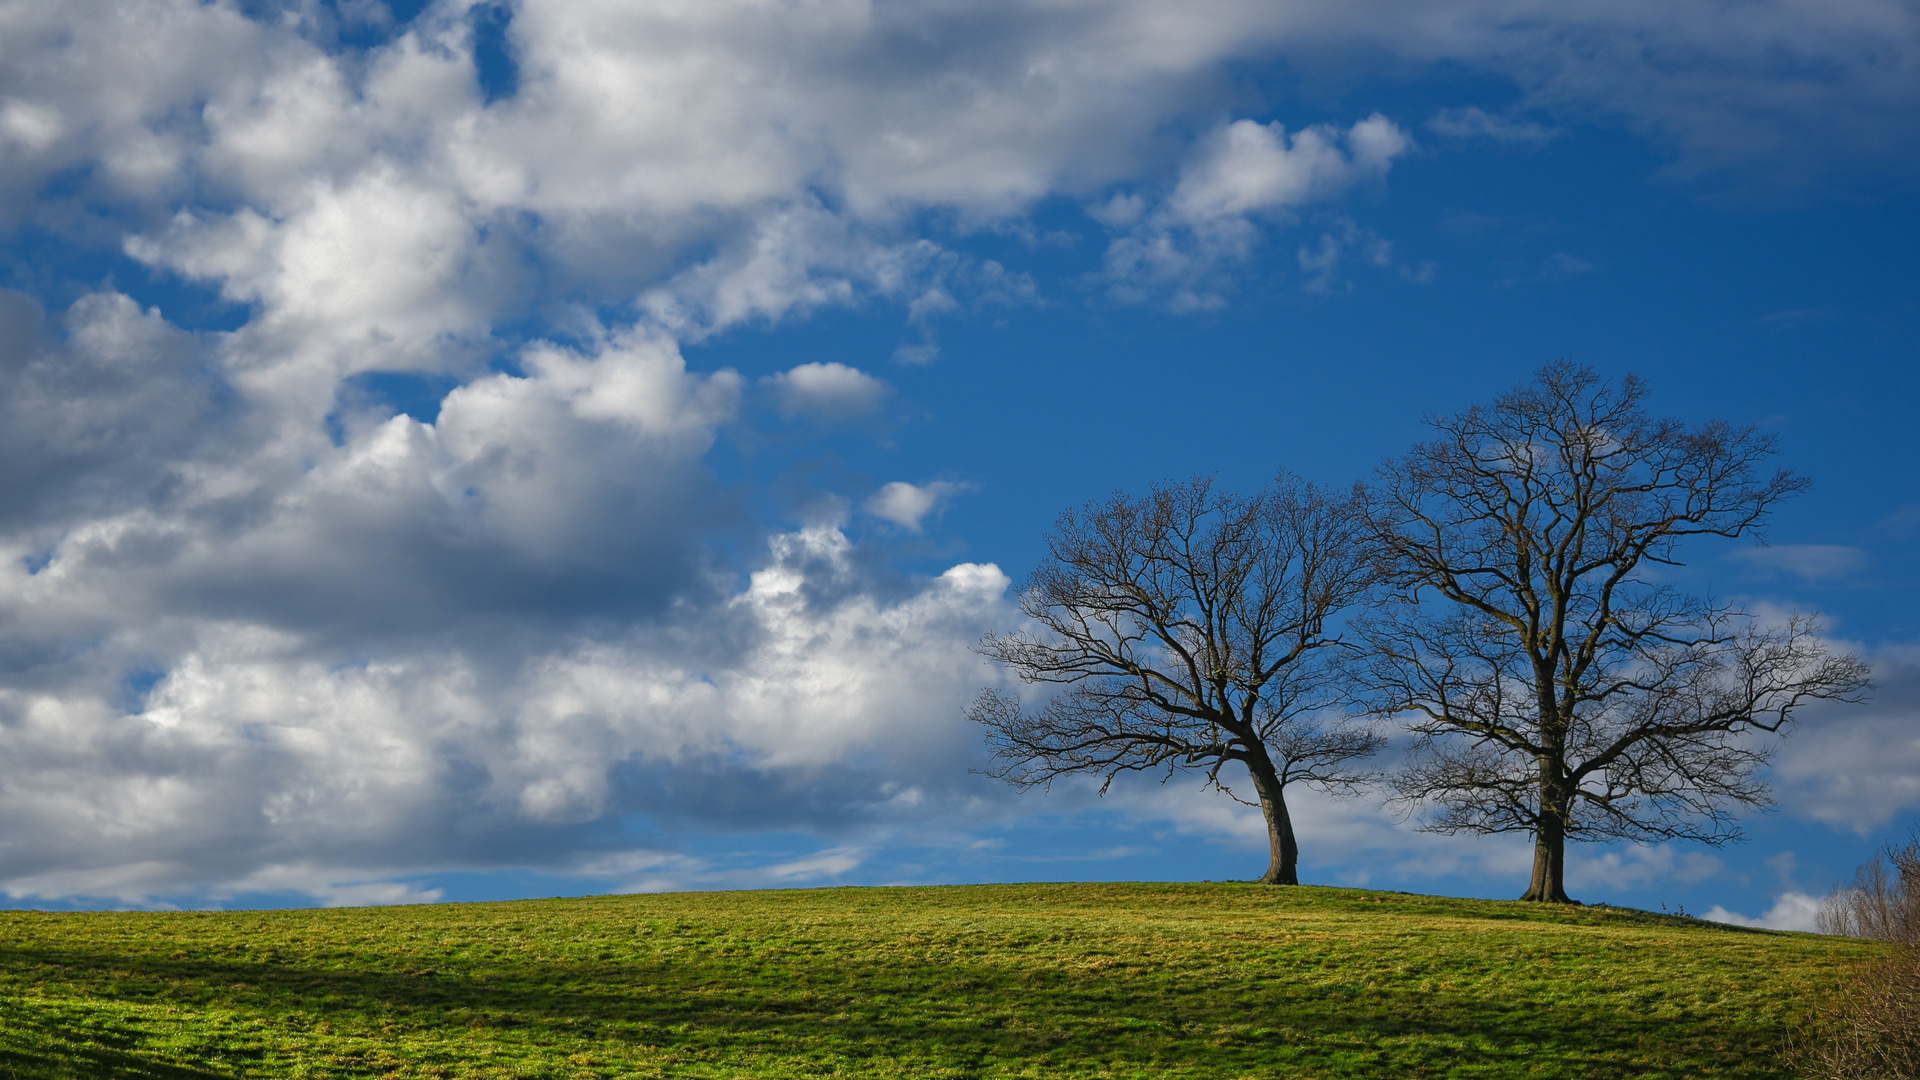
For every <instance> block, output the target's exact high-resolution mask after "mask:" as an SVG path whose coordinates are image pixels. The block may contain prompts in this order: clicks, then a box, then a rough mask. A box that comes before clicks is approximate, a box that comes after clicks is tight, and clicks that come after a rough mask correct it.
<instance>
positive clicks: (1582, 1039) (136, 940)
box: [0, 884, 1874, 1080]
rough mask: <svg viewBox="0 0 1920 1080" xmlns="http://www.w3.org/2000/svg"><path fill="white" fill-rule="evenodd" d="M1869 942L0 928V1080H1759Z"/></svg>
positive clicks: (541, 921)
mask: <svg viewBox="0 0 1920 1080" xmlns="http://www.w3.org/2000/svg"><path fill="white" fill-rule="evenodd" d="M1873 948H1874V947H1873V946H1871V945H1868V944H1867V943H1864V942H1858V941H1852V940H1847V939H1836V938H1821V937H1815V936H1811V935H1805V934H1779V933H1770V932H1765V931H1752V930H1742V929H1738V928H1733V927H1725V926H1719V925H1716V924H1712V923H1703V922H1698V921H1695V920H1691V919H1683V918H1672V917H1667V916H1659V915H1650V914H1647V913H1644V912H1635V911H1627V910H1622V909H1596V908H1579V909H1566V910H1560V909H1551V908H1546V907H1542V906H1540V905H1526V904H1518V903H1505V902H1494V901H1473V900H1448V899H1439V898H1433V897H1422V896H1409V895H1405V894H1396V893H1376V892H1366V891H1359V890H1349V889H1323V888H1294V889H1273V888H1263V887H1260V886H1252V885H1230V884H1229V885H1212V884H1208V885H988V886H963V887H945V888H896V889H823V890H806V891H782V892H738V893H704V894H679V895H660V896H624V897H599V898H591V899H582V900H551V901H523V902H516V903H498V904H457V905H454V904H449V905H440V906H430V907H403V908H365V909H347V910H333V911H312V910H307V911H257V912H223V913H195V912H187V913H86V914H49V913H35V912H6V913H0V1077H18V1078H34V1080H39V1078H48V1077H136V1076H137V1077H160V1078H170V1080H172V1078H177V1080H186V1078H202V1077H214V1076H220V1077H233V1076H247V1077H267V1076H271V1077H567V1078H587V1077H616V1076H617V1077H627V1076H633V1077H721V1076H728V1077H732V1076H750V1077H828V1076H832V1077H915V1078H921V1077H1048V1078H1052V1077H1149V1076H1151V1077H1208V1078H1216V1077H1241V1076H1252V1077H1275V1076H1299V1077H1440V1076H1447V1077H1489V1078H1492V1077H1498V1078H1509V1077H1512V1078H1518V1077H1556V1078H1557V1077H1589V1078H1604V1077H1772V1076H1785V1075H1787V1073H1786V1072H1785V1070H1784V1069H1783V1068H1782V1066H1780V1065H1779V1064H1777V1061H1776V1056H1775V1053H1776V1051H1777V1049H1778V1048H1779V1046H1780V1044H1781V1043H1782V1041H1783V1040H1784V1038H1785V1037H1786V1036H1787V1034H1788V1032H1789V1030H1790V1029H1791V1027H1792V1025H1793V1024H1794V1023H1795V1022H1796V1021H1797V1019H1798V1018H1799V1017H1800V1016H1802V1015H1803V1014H1804V1013H1805V1011H1806V1009H1807V1008H1808V1006H1809V1005H1810V1004H1811V1001H1812V999H1813V998H1814V997H1815V996H1816V995H1818V994H1820V993H1821V992H1822V991H1823V989H1824V988H1826V987H1829V986H1831V985H1833V984H1834V983H1835V982H1836V981H1837V980H1838V979H1839V977H1840V975H1841V974H1842V972H1843V971H1844V970H1845V969H1846V968H1847V967H1848V966H1849V965H1851V964H1853V963H1857V962H1858V961H1861V960H1863V959H1865V958H1867V957H1868V956H1870V955H1871V954H1872V949H1873Z"/></svg>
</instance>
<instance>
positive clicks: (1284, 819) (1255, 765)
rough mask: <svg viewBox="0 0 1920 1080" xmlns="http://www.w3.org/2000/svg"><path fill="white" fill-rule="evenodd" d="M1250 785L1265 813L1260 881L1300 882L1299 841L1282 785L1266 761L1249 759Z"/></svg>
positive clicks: (1294, 883) (1266, 883) (1265, 882)
mask: <svg viewBox="0 0 1920 1080" xmlns="http://www.w3.org/2000/svg"><path fill="white" fill-rule="evenodd" d="M1247 771H1248V772H1250V773H1252V774H1253V789H1254V790H1255V791H1257V792H1259V793H1260V810H1261V812H1262V813H1264V814H1265V815H1266V816H1267V849H1268V851H1269V852H1270V856H1269V858H1268V860H1267V872H1266V873H1265V874H1264V875H1262V876H1261V878H1260V884H1262V885H1298V884H1300V844H1299V842H1298V841H1296V840H1294V838H1293V818H1292V816H1291V815H1289V814H1288V813H1287V800H1286V796H1285V795H1284V794H1283V789H1284V788H1285V785H1284V784H1282V783H1281V782H1280V776H1279V774H1278V773H1276V772H1275V771H1274V768H1273V764H1272V763H1271V762H1268V761H1249V762H1247Z"/></svg>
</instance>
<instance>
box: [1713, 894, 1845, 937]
mask: <svg viewBox="0 0 1920 1080" xmlns="http://www.w3.org/2000/svg"><path fill="white" fill-rule="evenodd" d="M1819 915H1820V898H1819V897H1815V896H1808V895H1807V894H1806V893H1803V892H1794V891H1788V892H1784V893H1781V894H1780V895H1779V896H1777V897H1775V898H1774V901H1773V906H1772V907H1770V908H1768V909H1767V910H1766V913H1765V914H1763V915H1760V916H1758V917H1753V918H1750V917H1748V916H1745V915H1742V914H1740V913H1739V912H1737V911H1728V910H1727V909H1726V908H1724V907H1722V906H1720V905H1719V904H1715V905H1713V907H1711V908H1709V909H1708V910H1707V913H1706V914H1704V915H1702V916H1700V917H1701V918H1703V919H1706V920H1708V921H1710V922H1717V923H1727V924H1729V925H1732V926H1757V927H1763V928H1765V929H1767V930H1802V931H1806V932H1808V933H1811V932H1813V931H1814V930H1816V929H1818V927H1817V926H1816V925H1815V920H1816V919H1818V918H1819Z"/></svg>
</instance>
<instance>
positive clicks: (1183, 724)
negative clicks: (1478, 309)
mask: <svg viewBox="0 0 1920 1080" xmlns="http://www.w3.org/2000/svg"><path fill="white" fill-rule="evenodd" d="M1365 535H1366V523H1365V518H1364V514H1363V513H1362V512H1361V509H1360V504H1359V502H1358V499H1357V497H1356V496H1352V495H1349V496H1336V495H1334V494H1331V493H1329V492H1326V491H1323V490H1321V489H1318V488H1315V487H1313V486H1312V485H1310V484H1306V483H1303V482H1301V481H1300V480H1298V479H1295V478H1293V477H1290V476H1284V475H1283V476H1282V477H1281V478H1280V479H1279V480H1277V481H1276V482H1275V483H1273V484H1271V485H1269V486H1268V487H1267V488H1266V489H1265V490H1263V491H1261V492H1259V493H1258V494H1255V495H1252V496H1244V497H1243V496H1235V495H1231V494H1227V493H1224V492H1222V491H1220V490H1218V489H1217V488H1216V487H1215V486H1214V484H1213V482H1212V481H1211V480H1208V479H1196V480H1191V481H1188V482H1186V483H1177V484H1162V485H1159V486H1156V487H1154V488H1153V489H1152V491H1151V492H1150V493H1149V494H1148V495H1147V496H1145V497H1144V498H1133V497H1130V496H1127V495H1124V494H1115V495H1114V496H1113V497H1112V498H1111V499H1109V500H1108V501H1106V502H1105V503H1088V504H1087V505H1086V506H1085V507H1083V508H1082V509H1080V510H1078V511H1075V510H1069V511H1067V512H1066V513H1064V514H1062V515H1061V516H1060V519H1059V521H1058V523H1057V524H1056V526H1055V531H1054V533H1053V534H1052V535H1051V536H1049V537H1048V558H1047V559H1046V561H1045V562H1044V563H1043V564H1042V565H1041V566H1040V568H1039V569H1037V570H1035V571H1034V573H1033V576H1032V577H1031V578H1030V579H1029V581H1028V582H1027V587H1026V589H1025V591H1024V592H1023V593H1022V595H1021V604H1022V607H1023V608H1024V610H1025V612H1026V614H1027V616H1028V618H1029V619H1031V620H1032V625H1031V627H1030V628H1029V629H1027V630H1023V631H1021V632H1018V633H1013V634H1005V635H1000V634H989V635H988V636H987V637H985V638H983V639H982V640H981V642H980V645H979V647H978V648H979V651H980V652H981V653H982V654H984V655H986V656H988V657H990V658H992V659H994V660H997V661H999V662H1000V663H1002V664H1005V665H1007V666H1008V667H1009V668H1011V669H1012V670H1013V671H1014V673H1016V674H1017V675H1018V676H1019V677H1020V678H1021V679H1023V680H1025V681H1026V682H1028V683H1055V684H1064V689H1062V690H1060V691H1058V692H1056V693H1054V694H1053V695H1052V696H1051V697H1049V698H1048V699H1047V700H1046V701H1045V702H1044V703H1043V704H1041V705H1040V706H1039V707H1038V708H1037V709H1029V708H1026V707H1025V706H1024V705H1023V704H1022V702H1021V700H1020V698H1019V697H1018V696H1016V695H1013V694H1010V693H1006V692H1003V691H999V690H987V691H984V692H982V693H981V694H980V696H979V697H978V698H977V699H976V700H975V701H974V703H973V706H972V707H971V709H970V710H969V711H968V715H969V716H970V717H971V718H972V719H974V720H976V721H978V722H979V723H982V724H984V725H986V727H987V728H988V731H989V735H988V741H989V744H990V745H991V746H992V748H993V750H994V762H995V765H994V768H993V773H994V775H996V776H999V777H1001V778H1003V779H1006V780H1008V781H1010V782H1012V783H1013V784H1015V785H1016V786H1021V787H1030V786H1034V785H1045V784H1049V783H1051V782H1052V781H1053V780H1055V779H1056V778H1058V777H1061V776H1064V775H1066V774H1069V773H1092V774H1096V775H1101V774H1103V775H1104V776H1105V778H1106V783H1105V784H1103V785H1102V786H1101V789H1100V790H1101V792H1102V793H1103V794H1104V793H1105V792H1106V790H1107V786H1108V785H1110V784H1112V782H1113V779H1114V777H1115V776H1117V775H1118V774H1119V773H1121V772H1126V771H1158V770H1165V771H1166V773H1167V775H1171V774H1172V773H1173V772H1174V771H1176V770H1180V769H1194V770H1199V771H1201V772H1203V773H1204V775H1205V778H1206V782H1207V783H1209V784H1211V785H1213V786H1215V787H1217V788H1219V789H1221V790H1222V791H1224V792H1226V793H1227V794H1228V795H1229V796H1232V797H1234V798H1239V796H1237V795H1235V794H1234V791H1233V785H1237V784H1239V783H1240V782H1241V781H1240V779H1239V777H1238V776H1237V775H1235V772H1234V771H1230V772H1229V773H1228V774H1227V775H1226V776H1224V777H1223V775H1222V770H1223V769H1226V768H1227V766H1228V765H1229V763H1236V764H1237V765H1239V766H1244V767H1245V769H1246V771H1247V777H1248V780H1249V781H1250V782H1251V783H1252V785H1253V792H1254V794H1255V796H1256V797H1257V800H1258V803H1259V805H1260V807H1261V809H1262V810H1263V811H1264V812H1265V815H1266V821H1267V833H1268V839H1269V846H1270V849H1271V858H1270V860H1269V863H1268V866H1267V871H1266V874H1265V875H1264V876H1263V877H1262V878H1261V879H1260V880H1261V881H1263V882H1266V883H1269V884H1286V885H1292V884H1296V883H1297V882H1298V881H1299V869H1298V867H1299V859H1300V847H1299V844H1298V842H1297V841H1296V839H1295V837H1294V830H1293V822H1292V819H1291V817H1290V816H1289V814H1288V812H1287V803H1286V798H1285V790H1286V788H1287V786H1288V785H1289V784H1295V783H1305V784H1312V785H1317V786H1319V787H1322V788H1325V789H1331V790H1343V789H1349V788H1351V786H1352V785H1354V784H1356V783H1358V782H1359V781H1360V780H1361V779H1362V778H1363V777H1362V774H1361V773H1360V772H1358V771H1357V770H1355V769H1354V768H1353V767H1352V762H1354V761H1355V760H1356V759H1359V758H1364V757H1367V756H1369V755H1371V754H1373V753H1374V752H1376V751H1377V750H1378V748H1379V746H1380V743H1381V740H1380V739H1379V738H1377V737H1376V736H1374V735H1373V734H1372V733H1371V732H1369V731H1366V730H1364V729H1361V728H1357V727H1354V726H1351V725H1349V724H1346V723H1343V722H1339V721H1335V722H1333V723H1330V724H1323V723H1321V722H1320V719H1319V717H1320V714H1321V713H1322V712H1323V711H1324V710H1326V709H1328V708H1329V707H1331V706H1333V705H1335V704H1336V703H1337V702H1339V701H1340V700H1341V699H1342V697H1343V695H1344V692H1345V691H1344V687H1343V686H1342V684H1340V683H1339V682H1337V681H1336V680H1335V679H1334V678H1333V677H1332V675H1331V670H1332V666H1331V665H1329V664H1328V663H1326V662H1325V654H1327V653H1328V652H1329V651H1330V650H1332V649H1333V647H1334V646H1335V645H1336V644H1337V638H1336V637H1335V636H1333V634H1332V633H1331V632H1330V631H1331V627H1330V621H1331V620H1333V619H1335V618H1336V617H1337V616H1338V615H1339V613H1340V612H1341V611H1342V609H1344V608H1346V607H1347V606H1348V605H1350V604H1352V603H1353V602H1354V601H1355V600H1356V599H1358V598H1359V597H1360V596H1362V595H1363V594H1364V593H1365V592H1366V591H1367V589H1368V588H1369V587H1370V585H1371V583H1372V580H1373V574H1374V562H1373V560H1371V558H1370V557H1369V555H1368V553H1367V551H1366V550H1365ZM1236 771H1237V770H1236ZM1241 801H1243V802H1248V801H1249V800H1245V799H1241Z"/></svg>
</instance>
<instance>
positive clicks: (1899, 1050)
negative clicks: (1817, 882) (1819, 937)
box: [1799, 832, 1920, 1080]
mask: <svg viewBox="0 0 1920 1080" xmlns="http://www.w3.org/2000/svg"><path fill="white" fill-rule="evenodd" d="M1817 925H1818V926H1819V928H1820V929H1821V930H1822V931H1823V932H1825V933H1829V934H1845V935H1847V936H1850V937H1864V938H1872V939H1875V940H1878V941H1885V942H1887V943H1889V944H1890V945H1891V946H1892V949H1891V951H1890V952H1888V954H1887V955H1886V956H1884V957H1882V958H1881V959H1879V960H1877V961H1874V962H1873V963H1871V964H1868V965H1867V966H1865V967H1863V968H1861V969H1859V971H1858V973H1857V974H1856V975H1855V976H1854V977H1853V979H1852V981H1851V982H1850V983H1848V984H1847V985H1846V986H1845V987H1843V988H1842V989H1841V991H1840V993H1838V994H1837V995H1835V996H1834V997H1833V998H1832V999H1831V1001H1830V1003H1829V1004H1827V1005H1826V1006H1825V1007H1824V1008H1822V1009H1821V1010H1820V1012H1819V1014H1818V1022H1817V1023H1816V1026H1815V1031H1816V1032H1817V1034H1816V1035H1815V1036H1814V1037H1813V1038H1812V1039H1810V1040H1808V1041H1807V1042H1806V1043H1805V1044H1804V1045H1803V1047H1802V1050H1801V1053H1800V1055H1799V1056H1800V1066H1801V1069H1802V1071H1803V1072H1805V1073H1806V1074H1807V1075H1808V1076H1811V1077H1816V1078H1818V1080H1867V1078H1876V1080H1881V1078H1884V1080H1907V1078H1910V1077H1911V1078H1920V832H1916V833H1915V834H1914V838H1913V839H1911V840H1910V841H1909V842H1908V843H1907V845H1906V846H1905V847H1903V848H1898V849H1896V848H1894V847H1892V846H1891V845H1889V846H1888V847H1887V849H1886V850H1885V851H1883V852H1882V853H1881V854H1880V855H1879V856H1877V857H1876V858H1875V859H1874V860H1873V861H1872V862H1870V863H1868V864H1866V865H1865V866H1862V867H1861V868H1860V870H1859V872H1858V873H1856V874H1855V875H1854V879H1853V883H1852V884H1851V885H1845V886H1842V887H1840V888H1838V889H1835V890H1834V891H1833V893H1832V894H1831V895H1830V896H1828V897H1827V901H1826V903H1825V904H1824V905H1823V906H1822V908H1821V911H1820V916H1819V920H1818V924H1817Z"/></svg>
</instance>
